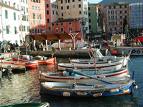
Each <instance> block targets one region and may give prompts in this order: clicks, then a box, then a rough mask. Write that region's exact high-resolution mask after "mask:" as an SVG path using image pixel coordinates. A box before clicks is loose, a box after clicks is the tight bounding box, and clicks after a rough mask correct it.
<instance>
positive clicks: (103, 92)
mask: <svg viewBox="0 0 143 107" xmlns="http://www.w3.org/2000/svg"><path fill="white" fill-rule="evenodd" d="M132 83H133V82H128V83H127V84H123V85H120V86H119V87H118V85H117V86H116V85H115V86H113V88H109V87H110V86H109V87H108V86H107V87H108V88H106V89H102V88H99V89H98V88H89V89H88V86H86V88H84V86H83V87H80V88H74V89H73V88H72V87H71V88H68V87H70V86H67V87H66V88H62V87H60V88H57V87H58V86H57V87H56V88H53V87H52V86H48V85H47V84H46V83H42V84H41V91H42V92H43V93H44V92H45V93H46V94H48V95H52V96H61V97H103V96H117V95H124V94H130V93H131V91H132V90H131V89H132ZM49 84H51V83H49ZM73 87H74V86H73ZM75 87H76V86H75ZM42 92H41V94H43V93H42Z"/></svg>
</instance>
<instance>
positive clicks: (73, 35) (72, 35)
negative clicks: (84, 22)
mask: <svg viewBox="0 0 143 107" xmlns="http://www.w3.org/2000/svg"><path fill="white" fill-rule="evenodd" d="M69 35H70V37H71V38H72V41H73V49H74V50H75V47H76V46H75V45H76V44H75V43H76V41H75V38H76V36H77V35H78V33H72V32H70V33H69Z"/></svg>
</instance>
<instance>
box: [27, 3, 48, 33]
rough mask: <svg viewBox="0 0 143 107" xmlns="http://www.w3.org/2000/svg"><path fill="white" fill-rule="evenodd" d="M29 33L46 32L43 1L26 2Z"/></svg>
mask: <svg viewBox="0 0 143 107" xmlns="http://www.w3.org/2000/svg"><path fill="white" fill-rule="evenodd" d="M28 9H29V10H28V12H29V17H28V18H29V24H30V33H32V34H36V33H43V32H44V31H45V30H46V16H45V0H28Z"/></svg>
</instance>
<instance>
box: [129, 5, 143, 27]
mask: <svg viewBox="0 0 143 107" xmlns="http://www.w3.org/2000/svg"><path fill="white" fill-rule="evenodd" d="M129 22H130V23H129V26H130V28H131V29H143V3H131V4H130V5H129Z"/></svg>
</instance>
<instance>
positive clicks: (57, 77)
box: [39, 69, 128, 83]
mask: <svg viewBox="0 0 143 107" xmlns="http://www.w3.org/2000/svg"><path fill="white" fill-rule="evenodd" d="M81 72H82V71H81ZM90 72H93V71H90ZM49 74H50V73H44V72H43V73H40V76H39V80H40V81H41V82H45V81H57V82H67V83H75V82H80V83H93V82H95V79H94V76H95V77H96V78H99V79H103V80H107V81H119V80H122V79H123V78H124V77H125V76H127V75H128V70H127V69H124V70H120V71H117V72H109V73H104V74H103V73H101V74H100V73H98V75H92V74H93V73H92V74H91V75H90V76H93V79H91V78H88V77H85V76H81V75H77V76H76V75H73V76H70V75H65V74H64V73H63V72H60V73H53V74H54V75H49ZM85 74H86V73H85Z"/></svg>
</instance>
